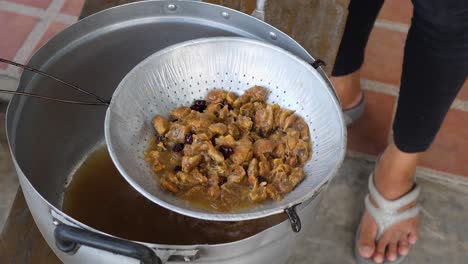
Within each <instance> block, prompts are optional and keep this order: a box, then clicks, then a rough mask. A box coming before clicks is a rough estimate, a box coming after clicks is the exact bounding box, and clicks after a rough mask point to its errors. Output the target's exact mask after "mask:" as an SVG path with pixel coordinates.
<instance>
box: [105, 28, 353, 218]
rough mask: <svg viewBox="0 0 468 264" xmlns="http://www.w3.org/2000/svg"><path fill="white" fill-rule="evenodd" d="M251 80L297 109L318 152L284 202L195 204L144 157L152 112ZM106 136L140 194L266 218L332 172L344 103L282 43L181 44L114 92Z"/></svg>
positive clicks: (177, 206)
mask: <svg viewBox="0 0 468 264" xmlns="http://www.w3.org/2000/svg"><path fill="white" fill-rule="evenodd" d="M254 85H260V86H264V87H266V88H267V89H269V91H270V95H269V98H268V101H267V102H268V103H277V104H279V105H280V106H281V107H284V108H289V109H292V110H294V111H296V113H297V114H298V115H300V116H302V117H303V118H304V120H305V121H306V122H307V124H308V125H309V128H310V133H311V138H312V140H313V146H312V149H313V153H312V158H311V160H309V161H308V162H307V163H306V165H305V167H304V171H305V174H306V177H305V179H304V180H303V181H302V182H301V183H300V184H299V185H298V186H297V187H296V188H295V189H294V190H293V191H292V192H291V193H289V194H288V195H286V196H285V197H284V199H283V200H281V201H280V202H276V201H267V202H265V203H262V204H261V205H258V206H255V207H253V208H248V209H242V210H239V211H236V212H235V213H222V212H213V211H210V210H205V209H199V208H195V207H193V206H191V205H190V204H188V203H187V202H185V201H183V200H180V199H178V198H177V197H175V196H174V195H172V194H171V193H170V192H167V191H166V190H164V188H162V187H161V186H160V185H159V183H158V181H157V179H156V177H155V175H154V173H153V172H152V170H151V166H149V165H148V164H147V163H146V161H145V160H144V154H143V153H144V152H145V151H146V150H147V148H148V145H149V142H150V140H151V138H153V137H154V129H153V126H152V119H153V116H154V115H155V114H160V115H163V116H166V117H169V112H170V110H172V109H174V108H176V107H178V106H182V105H190V104H191V103H192V102H193V101H194V100H196V99H202V98H204V97H206V94H207V92H208V91H209V90H210V89H213V88H223V89H226V90H228V91H232V92H237V93H243V92H244V91H245V90H247V89H248V88H250V87H252V86H254ZM105 138H106V143H107V147H108V149H109V153H110V155H111V157H112V160H113V161H114V164H116V166H117V168H118V169H119V171H120V173H121V174H122V176H123V177H124V178H125V179H126V180H127V181H128V182H129V183H130V185H132V186H133V187H134V188H135V189H136V190H137V191H138V192H140V193H141V194H143V195H144V196H146V197H147V198H148V199H150V200H151V201H153V202H155V203H157V204H159V205H161V206H163V207H166V208H168V209H170V210H172V211H175V212H178V213H181V214H184V215H188V216H191V217H195V218H201V219H207V220H216V221H238V220H248V219H255V218H261V217H265V216H269V215H272V214H277V213H283V211H284V210H285V209H286V208H289V207H292V206H294V205H297V204H300V203H302V202H304V201H307V200H308V199H310V198H312V196H313V195H314V194H315V192H316V191H317V190H319V189H320V188H321V187H322V186H323V185H324V184H326V183H327V182H328V181H330V180H331V179H332V178H333V176H335V174H336V172H337V170H338V168H339V166H340V165H341V163H342V161H343V158H344V155H345V147H346V132H345V125H344V121H343V117H342V111H341V107H340V105H339V103H338V101H337V100H336V98H335V97H334V94H333V91H332V90H331V89H330V88H329V87H328V86H327V84H326V82H325V81H324V79H323V78H322V76H321V75H320V74H319V73H318V72H317V71H316V70H315V69H314V68H313V67H312V66H311V65H309V64H308V63H306V62H304V61H303V60H302V59H299V58H297V57H296V56H294V55H292V54H290V53H289V52H286V51H285V50H283V49H281V48H279V47H276V46H274V45H271V44H267V43H265V42H261V41H257V40H251V39H246V38H238V37H217V38H206V39H197V40H191V41H187V42H183V43H179V44H176V45H173V46H170V47H168V48H166V49H163V50H161V51H159V52H157V53H155V54H154V55H152V56H150V57H148V58H147V59H145V60H144V61H143V62H141V63H139V64H138V65H137V66H136V67H135V68H133V69H132V70H131V71H130V72H129V73H128V74H127V76H125V78H124V79H123V80H122V82H121V83H120V84H119V86H118V87H117V89H116V91H115V92H114V95H113V97H112V101H111V105H110V107H109V109H108V110H107V114H106V121H105Z"/></svg>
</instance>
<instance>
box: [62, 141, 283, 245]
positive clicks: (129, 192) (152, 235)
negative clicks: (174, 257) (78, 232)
mask: <svg viewBox="0 0 468 264" xmlns="http://www.w3.org/2000/svg"><path fill="white" fill-rule="evenodd" d="M63 211H64V212H65V213H66V214H68V215H70V216H72V217H73V218H75V219H77V220H78V221H80V222H82V223H84V224H86V225H88V226H91V227H93V228H95V229H98V230H100V231H103V232H106V233H108V234H111V235H114V236H118V237H121V238H125V239H129V240H136V241H143V242H148V243H157V244H172V245H194V244H220V243H228V242H234V241H238V240H241V239H244V238H247V237H250V236H253V235H255V234H257V233H259V232H261V231H263V230H265V229H267V228H269V227H271V226H274V225H276V224H279V223H281V222H282V221H284V220H285V219H286V217H285V216H284V215H283V214H280V215H275V216H270V217H266V218H262V219H257V220H249V221H241V222H216V221H205V220H200V219H195V218H191V217H187V216H183V215H181V214H178V213H175V212H172V211H170V210H167V209H165V208H163V207H160V206H158V205H156V204H155V203H153V202H151V201H150V200H148V199H146V198H145V197H144V196H142V195H141V194H139V193H138V192H137V191H135V190H134V189H133V188H132V187H131V186H130V185H129V184H128V183H127V182H126V181H125V179H124V178H123V177H122V176H121V175H120V174H119V172H118V171H117V169H116V168H115V166H114V164H113V163H112V160H111V158H110V156H109V154H108V152H107V148H106V147H102V148H100V149H98V150H97V151H95V152H94V153H92V154H91V155H89V157H88V158H87V159H86V160H85V162H84V163H83V165H82V166H81V167H80V168H79V169H78V170H77V172H76V174H75V175H74V176H73V179H72V181H71V183H70V185H69V186H68V188H67V189H66V191H65V195H64V202H63Z"/></svg>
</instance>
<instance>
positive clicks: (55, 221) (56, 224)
mask: <svg viewBox="0 0 468 264" xmlns="http://www.w3.org/2000/svg"><path fill="white" fill-rule="evenodd" d="M52 224H54V226H58V225H59V224H60V223H59V221H57V220H54V221H52Z"/></svg>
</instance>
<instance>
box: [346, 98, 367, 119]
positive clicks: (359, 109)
mask: <svg viewBox="0 0 468 264" xmlns="http://www.w3.org/2000/svg"><path fill="white" fill-rule="evenodd" d="M365 108H366V93H365V92H364V91H362V97H361V100H360V101H359V103H358V104H357V105H355V106H353V107H351V108H348V109H346V110H343V117H344V120H345V122H346V126H350V125H351V124H353V123H354V122H356V120H358V119H359V118H360V117H361V116H362V114H363V113H364V109H365Z"/></svg>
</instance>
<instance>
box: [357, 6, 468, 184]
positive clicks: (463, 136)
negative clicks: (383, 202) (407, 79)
mask: <svg viewBox="0 0 468 264" xmlns="http://www.w3.org/2000/svg"><path fill="white" fill-rule="evenodd" d="M412 10H413V6H412V4H411V1H409V0H391V1H385V4H384V6H383V8H382V10H381V12H380V14H379V17H378V19H377V22H376V24H375V27H374V29H373V31H372V33H371V36H370V38H369V43H368V46H367V49H366V58H365V62H364V65H363V68H362V82H363V83H364V84H365V85H363V87H364V88H365V89H368V90H372V91H373V92H372V93H367V99H368V102H367V106H368V109H367V110H366V113H365V114H364V116H363V118H362V120H360V121H358V123H356V124H355V125H354V126H353V127H351V129H350V130H349V145H348V147H349V149H350V150H352V151H357V152H360V153H364V154H370V155H376V154H377V153H378V152H380V151H381V150H382V149H383V148H384V146H385V144H386V143H387V142H389V141H390V140H391V123H392V120H393V115H394V111H395V110H396V105H395V100H396V98H397V96H398V90H399V83H400V76H401V69H402V62H403V48H404V45H405V41H406V35H407V31H408V28H409V25H410V21H411V17H412ZM467 120H468V82H466V83H465V85H464V87H463V88H462V91H461V92H460V94H459V96H458V98H457V100H456V101H455V103H454V104H453V105H452V109H451V110H450V112H449V114H448V117H447V119H446V120H445V122H444V123H443V125H442V129H441V131H440V133H439V135H438V137H437V138H436V140H435V142H434V144H433V146H432V147H431V148H430V150H429V151H428V152H427V154H426V155H425V157H424V160H423V162H422V164H421V165H422V166H424V167H427V168H430V169H434V170H436V171H439V172H442V173H448V174H453V175H459V176H464V177H468V165H467V164H468V160H467V158H466V155H464V154H463V153H461V152H460V151H461V150H462V149H467V148H468V136H467V135H468V125H467V124H468V123H467ZM370 129H373V131H370ZM384 135H387V137H385V136H384Z"/></svg>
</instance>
